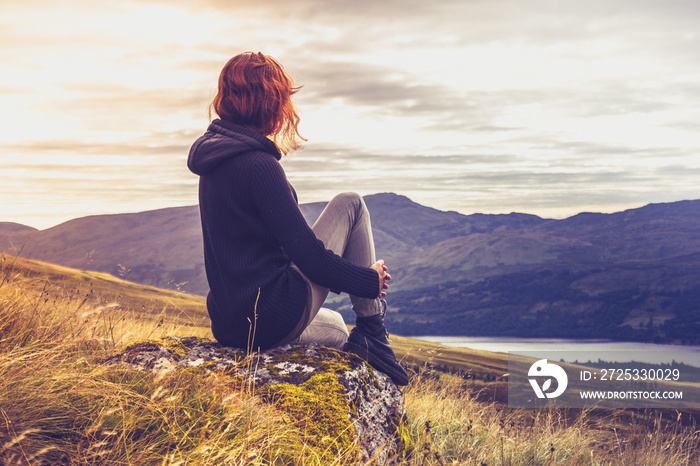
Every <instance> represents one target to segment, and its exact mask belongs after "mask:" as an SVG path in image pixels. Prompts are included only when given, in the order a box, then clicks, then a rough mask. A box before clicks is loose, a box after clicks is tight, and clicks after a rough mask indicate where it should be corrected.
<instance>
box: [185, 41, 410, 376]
mask: <svg viewBox="0 0 700 466" xmlns="http://www.w3.org/2000/svg"><path fill="white" fill-rule="evenodd" d="M298 89H299V88H297V87H294V83H293V81H292V79H291V78H290V77H289V76H288V75H287V74H286V73H285V72H284V70H283V69H282V66H280V65H279V63H277V62H276V61H275V60H274V59H272V58H270V57H268V56H265V55H263V54H262V53H243V54H240V55H237V56H235V57H233V58H232V59H231V60H229V62H228V63H227V64H226V65H225V66H224V68H223V70H222V71H221V74H220V76H219V86H218V93H217V95H216V97H215V98H214V101H213V102H212V104H211V110H213V111H214V112H215V113H216V114H217V115H218V117H219V118H218V119H215V120H213V121H212V123H211V124H210V125H209V128H208V129H207V131H206V133H204V135H203V136H201V137H200V138H199V139H197V140H196V141H195V143H194V144H193V145H192V148H191V150H190V154H189V159H188V167H189V168H190V170H192V172H194V173H196V174H197V175H199V176H200V182H199V204H200V213H201V219H202V230H203V235H204V262H205V267H206V273H207V280H208V282H209V288H210V292H209V294H208V296H207V309H208V311H209V316H210V317H211V322H212V332H213V334H214V337H215V338H216V339H217V341H219V342H220V343H221V344H223V345H226V346H234V347H239V348H247V349H248V350H251V349H262V350H264V349H268V348H272V347H275V346H280V345H283V344H286V343H289V342H292V341H296V342H317V343H320V344H325V345H329V346H335V347H337V348H343V349H344V350H346V351H351V352H353V353H356V354H358V355H360V356H361V357H363V358H364V359H366V360H367V361H369V363H370V364H371V365H372V366H374V367H375V368H376V369H378V370H381V371H382V372H385V373H387V374H388V375H389V376H391V378H392V379H393V380H394V382H396V383H397V384H399V385H405V384H406V383H408V377H407V375H406V372H405V371H404V369H403V368H402V367H401V365H400V364H399V363H398V361H397V360H396V357H395V356H394V352H393V350H392V349H391V346H390V345H389V342H388V340H387V333H386V328H385V327H384V314H385V311H386V308H385V304H384V302H383V300H381V298H382V297H383V296H386V293H385V291H384V290H386V289H387V288H388V285H387V284H386V281H388V280H391V276H390V275H389V274H388V273H387V267H386V266H385V265H384V263H383V261H376V260H375V257H374V243H373V240H372V231H371V226H370V219H369V213H368V212H367V208H366V206H365V204H364V202H363V200H362V198H361V197H360V196H358V195H357V194H353V193H345V194H341V195H339V196H337V197H335V198H334V199H333V200H332V201H331V202H330V203H329V204H328V206H327V207H326V209H325V210H324V211H323V213H322V214H321V216H320V217H319V219H318V220H317V222H316V223H315V224H314V226H313V228H310V227H309V226H308V225H307V223H306V221H305V220H304V217H303V216H302V214H301V212H300V211H299V207H298V205H297V197H296V193H295V191H294V189H293V188H292V186H291V185H290V184H289V182H288V181H287V178H286V176H285V173H284V170H283V169H282V166H281V165H280V163H279V160H280V159H281V157H282V155H283V154H286V153H287V152H288V151H289V150H291V149H296V148H298V147H299V139H303V138H301V136H300V135H299V132H298V128H297V127H298V124H299V116H298V114H297V111H296V108H295V106H294V104H293V103H292V100H291V98H292V95H294V94H295V93H296V92H297V91H298ZM329 289H330V290H334V291H336V292H340V291H344V292H347V293H348V294H349V295H350V299H351V302H352V306H353V310H354V311H355V314H356V326H355V328H354V329H353V330H352V332H351V333H350V334H349V335H348V333H347V328H346V327H345V324H344V322H343V319H342V317H341V316H340V315H339V314H338V313H336V312H333V311H330V310H328V309H321V306H322V304H323V302H324V300H325V299H326V296H327V295H328V292H329Z"/></svg>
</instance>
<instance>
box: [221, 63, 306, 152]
mask: <svg viewBox="0 0 700 466" xmlns="http://www.w3.org/2000/svg"><path fill="white" fill-rule="evenodd" d="M299 89H300V87H295V86H294V81H293V80H292V78H291V77H290V76H289V75H288V74H287V73H286V72H285V71H284V69H283V68H282V65H280V64H279V63H278V62H277V61H276V60H275V59H274V58H272V57H268V56H266V55H263V54H262V53H259V52H258V53H253V52H245V53H241V54H239V55H236V56H235V57H233V58H231V59H230V60H229V61H228V63H226V65H225V66H224V68H223V69H222V70H221V74H220V75H219V89H218V92H217V94H216V97H214V100H213V101H212V103H211V106H210V108H209V113H210V115H211V112H212V110H213V111H214V112H215V113H216V114H217V115H218V116H219V117H220V118H221V119H223V120H231V121H233V122H234V123H237V124H239V125H241V126H245V127H246V128H249V129H252V130H253V131H257V132H259V133H261V134H262V135H264V136H267V137H269V138H270V139H272V141H273V142H274V143H275V145H276V146H277V148H278V149H279V150H280V151H281V152H282V153H284V154H286V153H287V152H289V151H290V150H292V149H298V148H299V147H300V146H301V141H299V140H298V139H297V137H298V138H299V139H301V140H303V141H305V140H306V139H304V138H303V137H302V136H301V134H299V129H298V126H299V114H298V113H297V109H296V107H295V106H294V104H293V103H292V95H294V94H296V93H297V92H298V91H299Z"/></svg>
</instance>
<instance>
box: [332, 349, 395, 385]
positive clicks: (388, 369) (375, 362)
mask: <svg viewBox="0 0 700 466" xmlns="http://www.w3.org/2000/svg"><path fill="white" fill-rule="evenodd" d="M343 349H344V350H345V351H348V352H350V353H354V354H356V355H358V356H359V357H361V358H362V359H364V360H365V361H367V362H368V363H369V365H370V366H372V367H374V368H375V369H377V370H378V371H381V372H384V373H385V374H386V375H388V376H389V377H391V380H392V381H393V382H394V383H395V384H396V385H399V386H403V385H408V375H407V374H406V373H405V372H404V373H402V372H400V371H398V370H396V368H395V367H393V366H392V365H390V364H387V363H386V362H384V360H382V359H381V358H379V357H377V356H375V355H374V354H372V353H371V352H370V351H369V349H368V348H367V347H366V346H362V345H358V344H357V343H355V342H352V341H348V342H347V343H345V348H343ZM397 364H398V363H397Z"/></svg>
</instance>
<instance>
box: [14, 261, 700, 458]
mask: <svg viewBox="0 0 700 466" xmlns="http://www.w3.org/2000/svg"><path fill="white" fill-rule="evenodd" d="M0 259H1V260H0V464H8V465H10V464H27V465H29V464H31V465H35V464H81V465H82V464H86V465H87V464H117V465H132V464H133V465H151V464H153V465H155V464H171V465H175V464H197V465H199V464H205V465H206V464H217V465H218V464H236V465H238V464H279V465H286V464H298V465H313V464H319V460H318V455H317V452H316V451H314V449H313V448H311V447H310V446H309V445H310V442H309V441H308V435H309V434H308V432H306V430H305V429H304V426H303V425H301V424H296V423H289V422H285V417H284V416H283V415H282V414H281V413H280V412H279V411H278V409H277V408H276V407H275V406H274V405H270V404H268V403H265V402H263V401H262V400H261V399H260V398H259V397H258V396H256V395H255V394H254V393H253V392H252V391H251V390H250V386H249V385H246V384H241V385H240V386H236V385H233V386H232V385H231V383H230V380H229V381H228V382H226V383H224V382H223V381H222V380H221V379H218V378H217V377H215V376H209V377H204V376H202V375H201V374H197V373H190V372H185V373H181V374H178V375H171V376H159V377H156V376H153V375H151V374H144V373H137V372H133V371H128V370H124V369H119V368H115V367H106V366H104V365H102V364H101V363H100V361H102V360H104V359H105V358H107V357H109V356H111V355H113V354H115V353H117V352H118V351H119V350H120V349H122V348H123V347H124V346H125V345H127V344H129V343H130V342H133V341H134V340H143V339H144V338H158V337H163V336H171V335H197V336H208V335H209V329H208V321H207V319H206V313H205V310H204V303H203V299H202V298H201V297H196V296H188V295H185V294H179V293H175V292H170V291H164V290H158V289H155V288H149V287H146V286H143V285H136V284H132V283H129V282H126V281H124V280H120V279H117V278H114V277H110V276H107V275H103V274H97V273H93V272H79V271H75V270H71V269H66V268H62V267H55V266H51V265H48V264H42V263H39V262H35V261H28V260H23V259H14V258H12V257H7V256H3V257H2V258H0ZM393 341H394V345H395V347H396V349H397V353H398V354H399V356H400V357H401V358H402V359H403V360H404V362H405V363H406V364H407V365H408V366H410V367H412V368H414V371H415V372H414V374H413V376H412V380H411V383H410V385H409V386H408V387H406V389H405V400H406V410H407V413H408V417H407V420H406V421H405V424H404V425H403V426H402V429H401V430H402V438H403V443H404V450H403V451H402V452H401V454H400V458H399V460H400V461H399V462H400V463H401V464H412V465H423V464H427V465H431V464H432V465H443V464H477V465H479V464H487V465H494V464H539V465H545V464H547V465H549V464H659V465H661V464H697V462H698V461H700V453H698V451H699V450H700V449H699V448H698V447H699V446H700V444H699V440H698V434H697V432H696V431H697V428H696V426H695V424H694V423H692V422H689V420H690V418H689V417H688V413H674V415H673V417H672V418H669V417H668V415H667V414H665V413H654V414H648V413H647V414H645V413H642V412H627V411H609V412H592V411H581V410H529V411H528V410H513V409H508V408H506V407H505V406H504V405H503V404H502V403H501V402H499V401H497V399H498V398H500V395H499V389H498V387H499V386H502V384H503V382H502V380H501V379H500V378H501V376H502V375H503V374H504V372H505V371H504V369H505V367H506V361H505V355H502V354H494V353H488V352H483V351H473V350H469V349H450V348H444V347H440V346H438V345H435V344H431V343H428V342H422V341H417V340H413V339H409V338H401V337H393ZM438 369H450V370H451V371H457V370H458V371H462V372H471V374H472V377H471V378H469V379H465V378H463V377H460V376H457V375H451V374H449V373H447V372H446V371H443V370H438ZM494 399H495V400H496V401H494ZM352 458H353V457H352V456H350V455H348V456H347V457H338V458H336V460H335V461H334V462H333V463H332V464H339V465H340V464H354V460H353V459H352ZM325 464H328V463H327V462H326V463H325Z"/></svg>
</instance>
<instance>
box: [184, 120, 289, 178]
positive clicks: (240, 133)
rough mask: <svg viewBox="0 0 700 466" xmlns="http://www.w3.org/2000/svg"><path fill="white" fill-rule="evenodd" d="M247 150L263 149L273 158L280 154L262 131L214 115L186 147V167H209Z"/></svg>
mask: <svg viewBox="0 0 700 466" xmlns="http://www.w3.org/2000/svg"><path fill="white" fill-rule="evenodd" d="M248 152H267V153H269V154H271V155H273V156H274V157H275V158H276V159H277V160H280V159H281V158H282V154H280V151H279V150H278V149H277V146H275V143H274V142H272V141H271V140H269V139H268V138H266V137H265V136H263V135H262V134H260V133H258V132H256V131H253V130H251V129H248V128H246V127H244V126H241V125H238V124H236V123H233V122H231V121H228V120H220V119H216V120H214V121H212V122H211V124H210V125H209V127H208V128H207V132H206V133H204V134H203V135H202V136H200V137H199V138H198V139H197V140H196V141H195V142H194V144H192V147H191V148H190V155H189V157H188V158H187V167H188V168H189V169H190V171H192V173H195V174H197V175H204V174H206V173H209V172H211V171H213V170H214V169H215V168H216V167H217V166H218V165H219V164H220V163H222V162H224V161H226V160H228V159H230V158H231V157H236V156H237V155H240V154H245V153H248Z"/></svg>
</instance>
